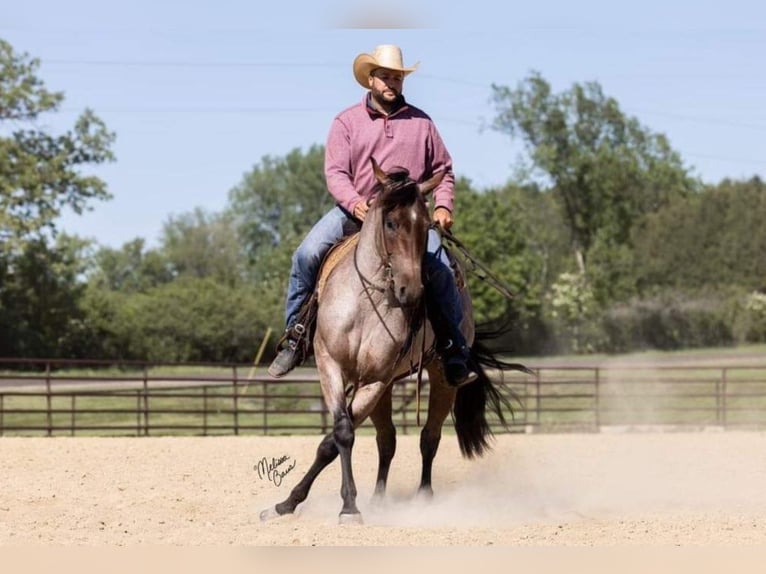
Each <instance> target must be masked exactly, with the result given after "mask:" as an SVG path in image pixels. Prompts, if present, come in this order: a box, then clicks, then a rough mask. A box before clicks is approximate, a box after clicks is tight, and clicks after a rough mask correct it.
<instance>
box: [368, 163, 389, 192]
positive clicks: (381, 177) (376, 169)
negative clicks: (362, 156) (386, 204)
mask: <svg viewBox="0 0 766 574" xmlns="http://www.w3.org/2000/svg"><path fill="white" fill-rule="evenodd" d="M370 161H371V162H372V172H373V173H374V174H375V179H377V180H378V183H380V185H386V184H387V183H388V182H389V179H388V175H386V172H385V171H383V170H382V169H380V166H379V165H378V162H377V161H375V158H374V157H372V156H370Z"/></svg>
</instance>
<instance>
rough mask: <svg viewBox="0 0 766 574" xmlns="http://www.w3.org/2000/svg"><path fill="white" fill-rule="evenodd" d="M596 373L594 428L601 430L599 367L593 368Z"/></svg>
mask: <svg viewBox="0 0 766 574" xmlns="http://www.w3.org/2000/svg"><path fill="white" fill-rule="evenodd" d="M595 374H596V381H595V382H596V413H595V415H596V416H595V419H596V430H599V431H600V430H601V367H596V368H595Z"/></svg>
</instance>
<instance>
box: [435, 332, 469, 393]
mask: <svg viewBox="0 0 766 574" xmlns="http://www.w3.org/2000/svg"><path fill="white" fill-rule="evenodd" d="M461 339H462V337H461ZM446 345H447V346H446V347H444V348H440V347H439V345H438V344H437V350H438V351H439V355H440V356H441V358H442V362H443V363H444V376H445V378H446V379H447V384H448V385H449V386H451V387H455V388H458V387H462V386H463V385H467V384H469V383H472V382H474V381H475V380H476V379H478V378H479V373H477V372H476V371H474V370H473V369H472V368H471V360H470V352H469V351H468V348H467V347H466V346H465V344H462V345H461V344H460V343H456V342H455V340H453V339H448V340H447V341H446Z"/></svg>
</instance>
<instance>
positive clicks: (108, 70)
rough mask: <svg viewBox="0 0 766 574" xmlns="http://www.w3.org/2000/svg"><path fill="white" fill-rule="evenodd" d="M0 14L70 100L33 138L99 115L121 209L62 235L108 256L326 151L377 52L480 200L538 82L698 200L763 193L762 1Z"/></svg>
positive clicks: (103, 6) (515, 149)
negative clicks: (531, 81) (701, 191)
mask: <svg viewBox="0 0 766 574" xmlns="http://www.w3.org/2000/svg"><path fill="white" fill-rule="evenodd" d="M0 2H1V4H2V8H1V9H0V38H3V39H5V40H6V41H8V42H10V43H11V45H12V46H13V48H14V50H15V51H16V52H20V53H27V54H28V55H29V56H31V57H34V58H38V59H39V60H40V68H39V70H38V76H39V77H40V78H41V79H42V80H43V81H44V82H45V84H46V87H47V88H49V89H51V90H55V91H61V92H63V93H64V95H65V101H64V103H63V104H62V107H61V110H60V111H59V112H57V113H55V114H52V115H46V116H44V117H42V118H40V120H39V121H38V124H39V125H40V126H41V127H44V128H45V129H48V130H50V131H52V132H54V133H59V132H61V131H63V130H66V129H69V128H71V126H72V125H73V124H74V121H75V119H76V118H77V116H78V115H79V114H80V113H82V111H83V110H84V109H85V108H90V109H92V110H94V111H95V113H96V114H97V115H98V116H99V117H100V118H101V119H103V120H104V121H105V123H106V124H107V126H108V128H109V129H110V130H111V131H114V132H115V133H116V136H117V139H116V142H115V145H114V148H113V150H114V153H115V155H116V161H115V162H113V163H110V164H108V165H105V166H97V167H93V168H88V169H86V170H85V172H87V173H93V174H96V175H98V176H99V177H101V178H102V179H104V180H105V181H106V183H107V186H108V189H109V191H110V193H111V194H112V195H113V198H112V199H111V200H109V201H106V202H96V203H93V204H91V207H92V208H93V209H92V210H91V211H89V212H87V213H85V214H83V215H76V214H72V213H66V214H64V216H63V217H62V218H61V220H60V221H59V228H60V229H63V230H65V231H67V232H69V233H73V234H77V235H80V236H83V237H88V238H91V239H93V240H95V241H96V242H98V244H100V245H104V246H110V247H114V248H118V247H120V246H122V245H123V244H124V243H125V242H128V241H131V240H133V239H135V238H138V237H141V238H143V239H145V240H146V241H147V245H149V246H156V245H158V242H159V241H160V239H161V233H162V227H163V224H164V223H165V222H167V221H168V220H169V219H170V218H171V217H175V216H179V215H182V214H185V213H188V212H190V211H193V210H194V209H196V208H203V209H205V210H207V211H209V212H217V211H220V210H222V209H224V208H225V207H226V206H227V202H228V197H229V192H230V190H231V189H232V188H234V187H235V186H237V185H238V184H239V183H240V182H241V181H242V180H243V178H244V176H245V174H246V173H249V172H250V171H252V170H253V169H254V168H255V167H256V166H258V165H259V163H260V162H261V161H262V159H263V158H264V157H266V156H271V157H274V158H279V157H283V156H285V155H287V154H288V153H290V152H291V151H292V150H294V149H301V150H304V151H305V150H307V149H308V148H309V147H310V146H312V145H314V144H320V145H323V144H324V142H325V138H326V136H327V131H328V129H329V126H330V123H331V122H332V119H333V117H334V116H335V115H336V114H337V113H338V112H339V111H341V110H342V109H344V108H346V107H348V106H350V105H352V104H355V103H357V102H358V101H360V100H361V97H362V95H363V90H362V88H361V87H360V86H359V85H358V84H357V83H356V82H355V81H354V79H353V76H352V71H351V70H352V62H353V60H354V58H355V57H356V56H357V54H359V53H362V52H371V51H372V50H373V48H374V47H375V46H376V45H378V44H384V43H385V44H388V43H393V44H398V45H399V46H401V48H402V51H403V54H404V63H405V65H412V64H414V63H415V62H419V67H418V69H417V71H416V72H414V73H413V74H412V75H410V76H408V77H407V79H406V81H405V84H404V94H405V96H406V98H407V99H408V101H410V102H411V103H413V104H415V105H417V106H418V107H421V108H423V109H424V110H425V111H426V112H427V113H428V114H429V115H431V117H432V118H433V119H434V121H435V122H436V124H437V126H438V129H439V131H440V133H441V135H442V137H443V139H444V140H445V143H446V144H447V147H448V148H449V150H450V152H451V154H452V157H453V162H454V168H455V172H456V174H457V175H458V176H465V177H467V178H469V179H470V180H471V181H472V182H473V184H474V186H475V187H477V188H489V187H493V186H500V185H502V184H503V183H505V182H506V181H508V180H509V179H511V178H512V177H513V175H514V165H515V164H516V162H517V160H518V158H519V156H520V154H522V153H523V146H522V145H521V142H520V141H515V140H513V139H511V137H510V136H509V135H508V134H506V133H500V132H497V131H494V130H492V129H489V128H488V125H489V124H491V122H492V120H493V119H494V116H495V115H496V109H495V108H494V106H493V104H492V102H491V96H492V85H493V84H494V85H498V86H507V87H515V86H517V85H518V83H519V82H521V81H522V80H523V79H524V78H525V77H527V76H528V75H529V74H530V73H531V72H532V71H537V72H539V73H540V74H541V75H542V76H543V77H544V78H545V79H546V80H547V81H548V82H550V83H551V85H552V87H553V89H554V90H555V91H557V92H559V91H564V90H567V89H569V88H570V87H571V86H572V85H573V84H574V83H584V82H590V81H595V82H598V83H599V84H600V85H601V87H602V89H603V91H604V93H605V94H606V95H607V96H611V97H614V98H615V99H616V100H617V101H618V102H619V104H620V106H621V107H622V109H623V110H624V111H625V112H626V113H627V114H629V115H631V116H634V117H636V118H638V119H639V121H640V122H641V123H642V124H643V125H644V126H645V127H647V128H648V129H650V130H651V131H653V132H659V133H664V134H665V135H666V136H667V137H668V138H669V140H670V143H671V145H672V146H673V147H674V148H675V149H676V150H677V151H679V152H680V154H681V156H682V158H683V159H684V161H685V163H686V165H688V166H689V167H690V168H691V169H692V173H694V174H695V175H697V176H699V177H700V178H701V179H702V180H703V181H705V182H707V183H717V182H719V181H720V180H721V179H723V178H727V177H728V178H732V179H743V178H750V177H752V176H754V175H759V176H760V177H761V178H766V105H765V104H764V102H766V3H763V2H756V1H755V0H748V1H745V0H731V1H727V2H723V1H715V2H710V1H705V0H695V1H692V0H684V1H676V2H674V1H672V0H644V1H642V2H633V3H630V5H625V6H623V5H621V3H619V2H614V1H613V0H610V1H601V0H599V1H596V0H579V1H578V2H564V1H563V0H562V1H559V2H550V1H549V2H546V1H543V0H539V1H535V2H526V3H518V2H512V1H500V0H497V1H488V0H474V1H472V2H470V3H457V2H454V3H453V4H455V5H456V6H454V7H452V8H450V7H446V3H444V2H430V1H428V0H419V1H417V2H415V1H413V0H410V1H409V2H405V1H404V0H393V1H392V2H387V3H385V4H384V3H374V4H373V3H366V2H365V1H364V0H359V1H356V2H350V1H349V0H329V1H326V2H318V1H313V0H312V1H308V0H282V1H280V2H264V1H257V0H256V1H254V0H250V1H245V0H218V1H216V2H202V1H199V0H183V1H178V0H171V1H162V0H151V1H150V0H132V1H131V2H119V3H114V2H105V1H104V0H95V1H91V0H88V1H86V0H67V1H66V2H61V1H60V0H24V1H23V2H21V1H18V0H17V1H14V2H11V0H0ZM458 4H459V6H458ZM456 215H458V216H459V214H456Z"/></svg>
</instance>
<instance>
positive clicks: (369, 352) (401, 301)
mask: <svg viewBox="0 0 766 574" xmlns="http://www.w3.org/2000/svg"><path fill="white" fill-rule="evenodd" d="M371 163H372V167H373V171H374V173H375V177H376V179H377V181H378V193H377V195H376V196H375V200H374V201H373V202H372V203H371V205H370V208H369V210H368V212H367V215H366V217H365V219H364V222H363V224H362V226H361V230H360V231H359V233H358V241H357V243H356V245H355V247H354V248H353V251H347V252H346V253H345V255H344V256H342V258H341V259H340V261H339V262H338V263H337V264H336V266H335V267H334V268H333V269H332V270H331V271H330V273H329V276H327V277H326V279H325V281H324V284H323V286H322V288H321V290H320V291H319V296H318V308H317V311H316V323H315V331H314V337H313V348H314V355H315V360H316V365H317V369H318V371H319V378H320V385H321V390H322V395H323V398H324V401H325V405H326V407H327V409H328V411H329V413H331V415H332V420H333V427H332V431H331V432H329V433H328V434H327V435H326V436H325V437H324V438H323V439H322V441H321V442H320V444H319V446H318V448H317V452H316V457H315V459H314V462H313V463H312V465H311V467H310V468H309V470H308V471H307V472H306V474H305V475H304V476H303V478H302V479H301V480H300V481H299V482H298V483H297V484H296V486H295V487H294V488H293V489H292V490H291V492H290V494H289V495H288V497H287V498H286V499H285V500H283V501H282V502H280V503H278V504H276V505H275V506H274V507H271V508H268V509H266V510H264V511H263V512H261V514H260V518H261V520H262V521H266V520H270V519H272V518H275V517H278V516H281V515H285V514H292V513H293V512H294V511H295V509H296V507H297V506H298V505H299V504H300V503H302V502H303V501H304V500H306V498H307V497H308V494H309V490H310V489H311V486H312V484H313V482H314V480H315V479H316V478H317V476H318V475H319V474H320V473H321V471H322V470H323V469H324V468H325V467H326V466H327V465H329V464H330V463H331V462H332V461H333V460H335V458H336V457H338V456H340V464H341V488H340V494H341V498H342V508H341V511H340V515H339V522H340V523H341V524H354V523H356V524H361V523H362V522H363V521H362V516H361V513H360V512H359V509H358V507H357V504H356V497H357V489H356V483H355V481H354V476H353V469H352V464H351V454H352V449H353V445H354V438H355V429H356V428H357V427H359V425H360V424H362V422H364V421H365V420H366V419H367V418H368V417H369V418H370V419H371V421H372V423H373V424H374V426H375V430H376V442H377V447H378V472H377V478H376V483H375V490H374V495H373V497H374V499H376V500H380V499H382V498H383V496H384V495H385V490H386V482H387V479H388V473H389V469H390V466H391V461H392V459H393V457H394V453H395V450H396V429H395V427H394V424H393V419H392V388H393V383H394V381H396V380H397V379H400V378H402V377H405V376H409V375H411V374H412V372H413V360H412V357H411V355H412V353H413V350H415V349H430V350H431V352H430V353H425V354H424V355H423V356H422V357H421V359H422V360H423V366H424V368H425V369H426V370H427V372H428V379H429V385H430V392H429V400H428V412H427V418H426V421H425V424H424V426H423V429H422V431H421V436H420V451H421V457H422V473H421V480H420V485H419V488H418V492H419V493H422V494H423V495H425V496H427V497H428V496H432V495H433V488H432V483H431V479H432V468H433V461H434V458H435V456H436V452H437V449H438V446H439V442H440V439H441V434H442V426H443V423H444V421H445V419H446V418H447V416H448V415H449V414H450V412H453V415H454V419H455V429H456V434H457V437H458V442H459V445H460V449H461V452H462V454H463V456H465V457H467V458H473V457H475V456H481V455H483V454H484V453H485V452H486V451H487V449H488V448H489V446H490V445H489V439H490V438H491V436H492V432H491V429H490V426H489V423H488V420H487V411H488V410H493V411H494V412H495V413H496V414H497V415H498V417H499V419H500V420H501V421H502V422H503V423H505V419H504V415H503V410H504V409H505V408H508V407H510V405H509V403H508V400H507V399H506V398H505V397H503V396H502V395H501V394H500V393H499V391H498V390H497V388H496V387H495V386H494V384H493V382H492V380H491V379H490V377H489V376H488V374H487V369H485V368H484V367H483V366H482V365H484V366H488V367H494V368H500V369H504V368H520V369H522V370H523V369H524V368H523V366H520V365H512V364H507V363H504V362H502V361H500V360H498V359H496V358H495V357H494V356H493V355H492V354H491V353H489V352H488V351H487V350H486V349H485V348H484V347H482V346H481V345H480V344H479V341H475V335H476V333H475V325H474V322H473V318H472V306H471V299H470V295H469V293H468V290H467V288H464V289H462V290H461V297H462V301H463V305H464V320H463V324H462V325H461V330H462V331H463V333H464V335H465V338H466V341H467V342H468V344H469V346H471V358H472V360H474V363H475V366H476V367H477V371H478V372H479V379H478V380H476V381H474V382H472V383H469V384H468V385H465V386H463V387H460V388H458V389H456V388H454V387H451V386H449V385H448V384H447V382H446V378H445V376H444V371H443V365H442V364H441V361H440V359H439V357H438V355H437V354H436V353H435V352H433V345H434V334H433V330H432V328H431V326H430V324H429V323H428V321H427V320H426V319H425V318H424V315H425V313H424V312H423V311H422V309H423V307H422V305H421V304H422V303H423V298H424V285H423V274H422V262H423V257H424V254H425V251H426V243H427V236H428V230H429V226H430V223H431V222H430V217H429V211H428V207H427V195H428V194H429V193H430V192H431V191H432V190H433V189H434V188H435V187H437V186H438V185H439V183H440V181H441V179H442V177H443V175H444V173H443V172H440V173H437V174H435V175H434V176H433V177H431V178H430V179H428V180H427V181H424V182H421V183H417V182H415V181H414V180H412V179H410V178H409V175H408V174H407V173H406V172H398V173H397V172H389V173H386V172H384V171H383V170H382V169H381V168H380V166H379V165H378V164H377V162H376V161H375V159H374V158H371ZM408 355H410V356H408Z"/></svg>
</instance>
